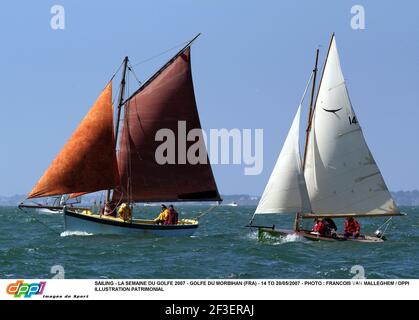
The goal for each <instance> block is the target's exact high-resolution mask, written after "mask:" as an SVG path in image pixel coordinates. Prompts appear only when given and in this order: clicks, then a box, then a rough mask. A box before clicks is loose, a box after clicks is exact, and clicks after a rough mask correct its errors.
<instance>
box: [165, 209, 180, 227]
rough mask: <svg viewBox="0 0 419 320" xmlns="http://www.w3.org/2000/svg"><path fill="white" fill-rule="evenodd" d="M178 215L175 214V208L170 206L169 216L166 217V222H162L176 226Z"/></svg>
mask: <svg viewBox="0 0 419 320" xmlns="http://www.w3.org/2000/svg"><path fill="white" fill-rule="evenodd" d="M178 217H179V215H178V213H177V212H176V210H175V208H174V207H173V206H172V205H170V206H169V214H168V215H167V217H166V220H165V221H164V224H166V225H171V224H177V223H178Z"/></svg>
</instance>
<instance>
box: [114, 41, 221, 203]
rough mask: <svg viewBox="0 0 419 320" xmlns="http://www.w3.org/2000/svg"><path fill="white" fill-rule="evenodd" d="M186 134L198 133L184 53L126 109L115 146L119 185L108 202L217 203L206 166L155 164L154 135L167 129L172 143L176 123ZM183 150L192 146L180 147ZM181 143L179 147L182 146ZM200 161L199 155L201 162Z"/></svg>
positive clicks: (156, 144) (187, 59) (188, 143)
mask: <svg viewBox="0 0 419 320" xmlns="http://www.w3.org/2000/svg"><path fill="white" fill-rule="evenodd" d="M179 121H181V122H182V123H183V124H184V125H185V127H186V128H185V129H186V132H189V131H190V130H191V129H201V123H200V121H199V116H198V111H197V107H196V101H195V94H194V89H193V83H192V72H191V63H190V48H189V47H188V48H187V49H186V50H184V51H183V52H181V53H180V54H179V55H177V56H176V58H174V59H173V60H172V61H170V62H169V63H168V64H166V65H165V66H164V67H163V68H162V69H161V70H159V71H158V72H157V73H156V74H155V75H154V76H153V77H152V78H151V79H150V80H149V81H148V82H147V83H145V84H144V85H143V86H142V87H141V88H140V89H139V90H138V91H137V92H136V93H135V94H134V95H133V96H132V97H131V98H130V99H129V101H128V102H127V103H126V105H125V119H124V121H123V127H122V131H121V139H120V143H119V154H118V164H119V170H120V171H119V174H120V177H121V185H120V186H119V187H118V188H117V189H116V190H115V191H114V194H113V200H114V201H120V200H123V201H130V200H131V201H137V202H141V201H144V202H147V201H150V202H151V201H186V200H191V201H194V200H195V201H198V200H199V201H206V200H208V201H210V200H220V196H219V193H218V189H217V185H216V183H215V180H214V176H213V173H212V170H211V165H210V164H209V161H208V156H207V150H206V148H205V145H203V148H201V149H200V150H201V152H202V151H203V152H205V154H204V157H203V158H205V159H206V161H201V162H200V163H198V164H191V163H189V162H188V161H186V163H185V162H183V163H180V162H179V161H178V159H179V158H178V156H179V152H183V151H180V150H178V149H176V157H175V158H176V163H172V164H168V163H166V164H159V163H158V162H157V161H156V150H157V148H158V147H159V145H161V144H162V142H161V141H156V133H157V132H158V131H159V130H160V129H169V130H171V132H173V133H174V135H175V139H174V140H175V141H176V145H177V143H178V138H179V137H178V135H179V134H178V123H179ZM183 142H184V143H185V144H186V145H185V147H186V148H184V149H186V150H188V148H189V147H190V146H191V145H193V144H194V142H193V141H183ZM183 142H181V143H183ZM200 158H201V159H202V154H201V157H200Z"/></svg>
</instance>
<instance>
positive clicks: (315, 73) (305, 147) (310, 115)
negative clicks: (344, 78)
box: [303, 49, 319, 172]
mask: <svg viewBox="0 0 419 320" xmlns="http://www.w3.org/2000/svg"><path fill="white" fill-rule="evenodd" d="M318 63H319V49H316V62H315V64H314V69H313V86H312V88H311V97H310V106H309V109H308V119H307V129H306V141H305V144H304V160H303V172H304V168H305V166H306V158H307V146H308V138H309V136H310V130H311V120H312V118H313V102H314V92H315V91H316V77H317V70H318V68H317V65H318Z"/></svg>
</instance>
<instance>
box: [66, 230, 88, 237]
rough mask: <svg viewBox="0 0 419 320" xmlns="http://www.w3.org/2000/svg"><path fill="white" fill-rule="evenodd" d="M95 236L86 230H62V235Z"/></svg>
mask: <svg viewBox="0 0 419 320" xmlns="http://www.w3.org/2000/svg"><path fill="white" fill-rule="evenodd" d="M88 236H93V234H92V233H88V232H84V231H64V232H61V234H60V237H88Z"/></svg>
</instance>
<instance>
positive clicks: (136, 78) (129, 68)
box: [128, 63, 143, 96]
mask: <svg viewBox="0 0 419 320" xmlns="http://www.w3.org/2000/svg"><path fill="white" fill-rule="evenodd" d="M128 70H129V71H130V72H131V73H132V75H133V76H134V78H135V80H136V81H137V82H138V85H140V86H141V85H142V84H143V83H142V82H141V80H140V79H139V78H138V77H137V74H136V73H135V71H134V69H133V66H132V64H131V63H129V66H128ZM128 96H129V94H128Z"/></svg>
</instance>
